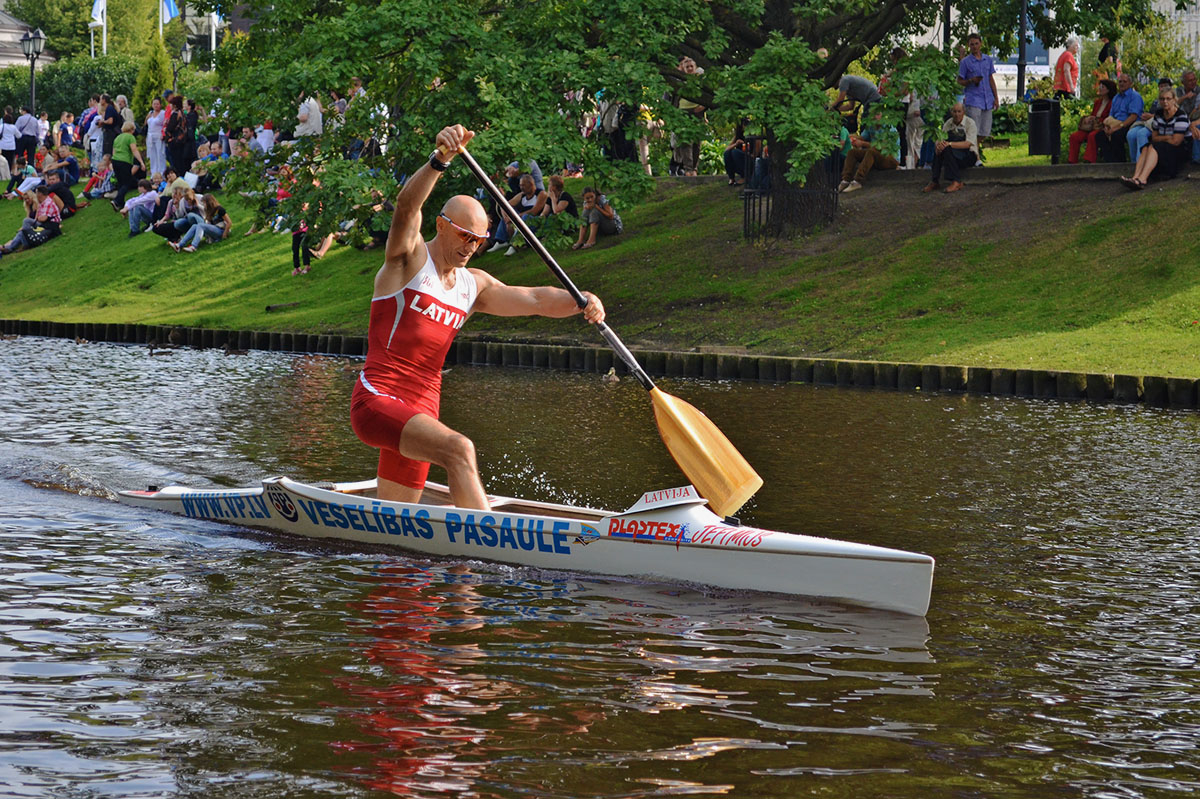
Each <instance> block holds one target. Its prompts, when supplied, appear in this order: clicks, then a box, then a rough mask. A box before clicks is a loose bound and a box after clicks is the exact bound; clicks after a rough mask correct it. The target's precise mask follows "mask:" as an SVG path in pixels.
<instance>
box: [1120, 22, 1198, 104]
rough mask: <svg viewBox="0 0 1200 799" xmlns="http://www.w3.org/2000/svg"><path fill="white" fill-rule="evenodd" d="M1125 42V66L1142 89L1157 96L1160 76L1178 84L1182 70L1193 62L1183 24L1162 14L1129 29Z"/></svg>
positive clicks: (1123, 43)
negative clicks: (1142, 26)
mask: <svg viewBox="0 0 1200 799" xmlns="http://www.w3.org/2000/svg"><path fill="white" fill-rule="evenodd" d="M1121 44H1122V48H1121V63H1122V67H1123V68H1124V70H1125V72H1126V73H1127V74H1128V75H1129V76H1130V77H1132V78H1133V80H1134V82H1135V84H1136V85H1137V88H1138V91H1140V92H1141V93H1142V94H1143V95H1148V96H1150V97H1153V98H1154V99H1157V98H1158V79H1159V78H1171V79H1172V80H1174V81H1175V83H1176V84H1178V83H1179V76H1180V73H1181V72H1182V71H1183V69H1184V68H1185V67H1187V66H1189V65H1190V62H1191V54H1190V53H1189V52H1188V48H1187V47H1186V46H1184V34H1183V27H1182V26H1181V25H1180V24H1179V22H1178V21H1176V20H1172V19H1167V18H1166V17H1163V16H1161V15H1158V14H1156V15H1154V17H1153V18H1152V19H1151V21H1150V23H1149V24H1148V25H1146V26H1145V27H1144V28H1142V29H1141V30H1138V29H1125V30H1124V31H1123V32H1122V33H1121Z"/></svg>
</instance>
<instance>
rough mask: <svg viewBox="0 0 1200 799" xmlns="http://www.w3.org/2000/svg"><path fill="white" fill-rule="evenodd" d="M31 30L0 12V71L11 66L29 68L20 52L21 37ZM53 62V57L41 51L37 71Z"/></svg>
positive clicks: (10, 15) (11, 16) (26, 59)
mask: <svg viewBox="0 0 1200 799" xmlns="http://www.w3.org/2000/svg"><path fill="white" fill-rule="evenodd" d="M0 8H3V4H0ZM31 29H32V28H31V26H29V25H26V24H25V23H24V22H22V21H21V20H19V19H17V18H16V17H14V16H13V15H12V14H9V13H6V12H5V11H2V10H0V69H2V68H4V67H13V66H21V67H28V66H29V59H28V58H26V57H25V53H24V51H23V50H21V37H22V36H24V35H25V34H26V33H27V32H29V31H30V30H31ZM53 60H54V56H53V55H51V54H50V53H49V52H46V51H43V53H42V54H41V55H40V56H38V60H37V67H38V69H41V68H42V66H43V65H45V64H48V63H50V62H51V61H53Z"/></svg>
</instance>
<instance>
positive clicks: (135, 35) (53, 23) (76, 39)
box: [6, 0, 158, 58]
mask: <svg viewBox="0 0 1200 799" xmlns="http://www.w3.org/2000/svg"><path fill="white" fill-rule="evenodd" d="M156 2H157V0H108V53H109V55H132V56H141V54H142V51H143V50H145V47H146V42H147V41H149V38H150V35H151V33H152V32H154V31H156V30H157V28H155V27H153V26H152V25H151V21H152V20H157V16H155V15H156V14H157V13H158V12H157V9H158V6H156V5H155V3H156ZM6 10H7V11H8V13H10V14H12V15H13V16H14V17H16V18H17V19H19V20H21V21H22V22H24V23H26V24H27V25H29V26H30V27H33V28H41V29H42V31H43V32H44V33H45V34H46V49H47V50H49V51H50V52H52V53H54V54H55V56H56V57H58V58H72V57H75V56H84V55H90V52H91V49H90V42H91V39H90V37H89V34H88V22H90V21H91V18H92V4H91V3H90V2H88V1H87V0H11V2H10V3H9V4H8V7H7V9H6ZM155 24H157V23H155ZM96 55H97V56H99V55H101V35H100V29H99V28H97V29H96Z"/></svg>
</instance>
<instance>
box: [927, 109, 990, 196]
mask: <svg viewBox="0 0 1200 799" xmlns="http://www.w3.org/2000/svg"><path fill="white" fill-rule="evenodd" d="M942 131H943V132H944V133H945V134H946V138H944V139H942V140H941V141H940V142H938V143H937V145H935V147H934V150H935V151H936V155H934V157H933V179H932V180H931V181H930V182H929V185H928V186H926V187H925V188H924V189H922V191H937V190H938V189H939V188H941V183H940V182H939V181H940V179H941V176H942V174H943V173H945V175H946V178H947V179H948V180H949V181H950V185H949V186H947V187H946V193H947V194H949V193H951V192H955V191H958V190H959V189H961V188H962V187H963V183H962V173H963V170H966V169H970V168H971V167H973V166H975V162H976V161H977V160H979V128H978V127H976V125H975V120H973V119H971V118H970V117H969V116H967V109H966V107H965V106H963V104H962V103H955V104H954V107H953V108H951V109H950V118H949V119H947V120H946V121H945V122H944V123H943V124H942Z"/></svg>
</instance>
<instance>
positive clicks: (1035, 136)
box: [1029, 100, 1062, 164]
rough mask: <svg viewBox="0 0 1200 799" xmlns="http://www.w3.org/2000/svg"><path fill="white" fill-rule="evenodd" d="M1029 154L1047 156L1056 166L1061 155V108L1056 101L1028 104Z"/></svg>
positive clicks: (1036, 101)
mask: <svg viewBox="0 0 1200 799" xmlns="http://www.w3.org/2000/svg"><path fill="white" fill-rule="evenodd" d="M1029 154H1030V155H1048V156H1050V163H1052V164H1057V163H1058V157H1059V155H1061V154H1062V107H1061V105H1060V104H1059V102H1058V100H1034V101H1033V102H1032V103H1030V104H1029Z"/></svg>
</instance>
